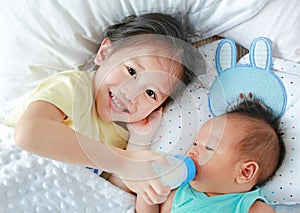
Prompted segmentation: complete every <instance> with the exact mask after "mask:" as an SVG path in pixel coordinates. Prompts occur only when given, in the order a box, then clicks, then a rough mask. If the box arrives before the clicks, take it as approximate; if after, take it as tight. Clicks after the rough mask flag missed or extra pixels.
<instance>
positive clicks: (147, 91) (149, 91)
mask: <svg viewBox="0 0 300 213" xmlns="http://www.w3.org/2000/svg"><path fill="white" fill-rule="evenodd" d="M146 93H147V95H148V96H149V97H150V98H153V99H155V98H156V95H155V92H154V91H153V90H151V89H147V90H146Z"/></svg>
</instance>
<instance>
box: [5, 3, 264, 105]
mask: <svg viewBox="0 0 300 213" xmlns="http://www.w3.org/2000/svg"><path fill="white" fill-rule="evenodd" d="M266 1H267V0H244V1H243V2H242V3H241V1H239V0H223V1H219V0H207V1H202V0H191V1H182V0H164V1H161V0H147V1H136V0H126V1H123V0H109V1H95V0H75V1H74V0H48V1H40V0H27V1H19V0H2V1H1V5H2V6H1V7H0V26H1V33H0V58H1V60H0V67H1V71H0V73H1V78H0V102H5V103H6V104H10V106H14V105H15V101H16V100H17V99H18V98H19V97H21V96H23V95H24V94H25V93H27V92H28V91H29V90H31V89H32V88H34V87H35V86H36V85H37V84H38V83H39V82H40V80H42V79H44V78H45V77H47V76H49V75H52V74H54V73H55V72H58V71H61V70H64V69H72V68H76V67H77V66H79V65H82V64H83V63H84V62H86V60H87V58H89V57H91V56H92V55H93V54H94V53H95V52H96V50H97V45H98V43H99V39H100V32H102V31H103V30H104V29H105V28H106V27H107V26H108V25H111V24H113V23H116V22H119V21H120V20H121V19H122V18H123V17H125V16H128V15H131V14H141V13H147V12H166V13H173V12H183V13H186V12H189V13H188V18H189V19H190V21H191V22H192V23H194V25H195V27H196V28H197V30H198V34H199V36H200V37H203V38H204V37H209V36H212V35H215V34H217V33H220V32H222V31H224V30H227V29H229V28H230V27H233V26H235V25H237V24H239V23H241V22H242V21H244V20H246V19H248V18H250V17H251V16H253V15H255V14H256V13H257V12H258V11H259V10H260V9H262V7H263V6H264V5H265V3H266Z"/></svg>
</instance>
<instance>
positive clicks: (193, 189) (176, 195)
mask: <svg viewBox="0 0 300 213" xmlns="http://www.w3.org/2000/svg"><path fill="white" fill-rule="evenodd" d="M188 156H190V157H191V158H192V159H193V161H194V162H195V165H196V169H197V172H196V176H195V178H194V179H193V180H192V181H190V183H189V184H187V185H184V186H180V187H179V188H178V189H176V190H173V191H172V192H171V194H170V195H169V197H168V199H167V201H166V202H165V203H163V204H161V205H160V207H159V206H158V205H156V206H155V205H154V206H147V205H144V204H145V203H143V200H141V199H139V198H137V206H136V208H137V212H185V213H187V212H199V211H201V212H230V213H232V212H239V213H240V212H274V210H273V209H272V208H271V207H270V206H269V205H268V204H267V201H266V199H265V198H264V197H263V196H262V195H261V194H260V190H259V187H260V186H262V185H264V184H265V183H266V182H267V181H268V180H270V178H272V176H273V175H274V174H275V172H276V171H277V169H278V168H279V167H280V166H281V164H282V161H283V159H284V156H285V147H284V143H283V141H282V135H281V130H280V128H279V121H278V120H275V119H274V116H273V114H272V113H271V111H270V110H269V109H267V108H266V107H264V106H263V105H262V104H261V102H259V101H258V100H244V101H242V102H241V103H239V104H238V105H236V106H234V107H233V108H231V109H230V111H229V112H228V113H226V114H224V115H221V116H218V117H215V118H213V119H211V120H209V121H207V122H206V123H205V124H204V125H203V126H202V127H201V129H200V130H199V132H198V134H197V137H196V139H195V141H194V142H193V145H192V147H191V149H190V151H189V152H188Z"/></svg>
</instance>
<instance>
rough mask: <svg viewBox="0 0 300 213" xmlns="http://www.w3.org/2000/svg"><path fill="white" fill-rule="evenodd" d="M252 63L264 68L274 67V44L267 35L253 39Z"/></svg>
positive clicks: (254, 65)
mask: <svg viewBox="0 0 300 213" xmlns="http://www.w3.org/2000/svg"><path fill="white" fill-rule="evenodd" d="M249 57H250V63H251V65H252V66H253V67H256V68H261V69H263V70H271V68H272V46H271V43H270V40H269V39H268V38H265V37H258V38H256V39H254V40H253V42H252V43H251V46H250V56H249Z"/></svg>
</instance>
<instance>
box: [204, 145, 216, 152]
mask: <svg viewBox="0 0 300 213" xmlns="http://www.w3.org/2000/svg"><path fill="white" fill-rule="evenodd" d="M205 149H206V150H208V151H214V149H213V148H211V147H209V146H205Z"/></svg>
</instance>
